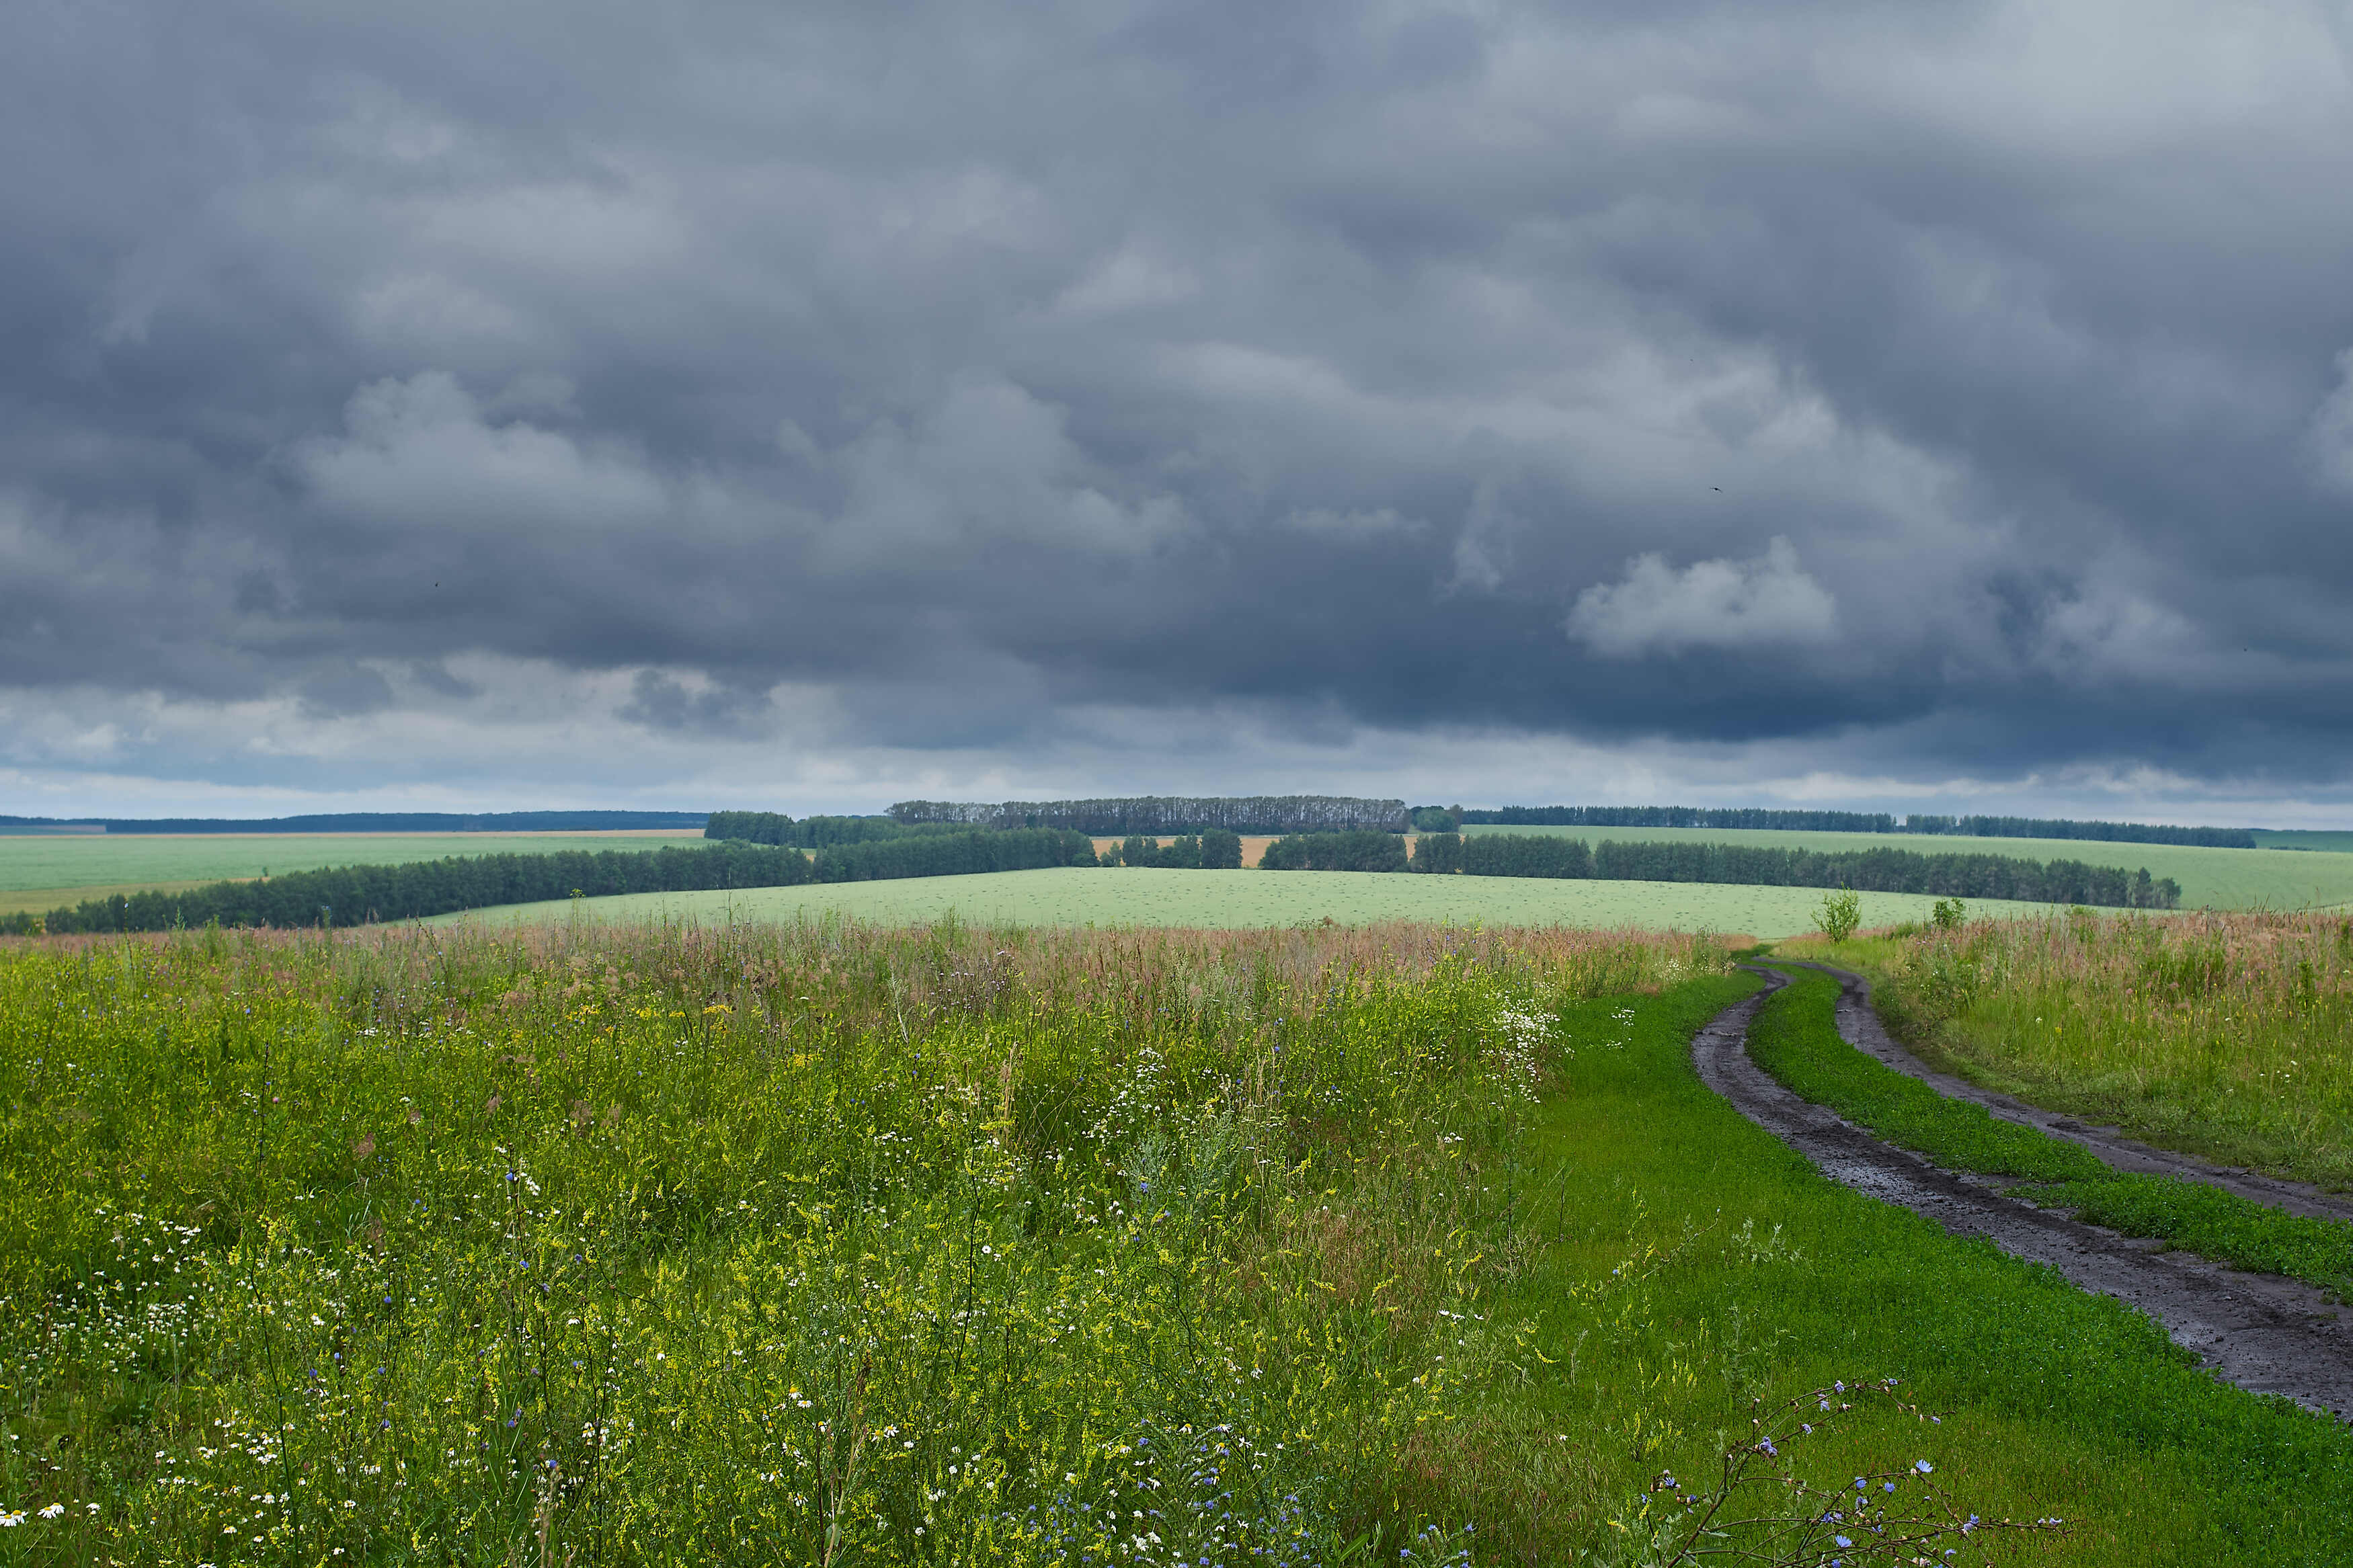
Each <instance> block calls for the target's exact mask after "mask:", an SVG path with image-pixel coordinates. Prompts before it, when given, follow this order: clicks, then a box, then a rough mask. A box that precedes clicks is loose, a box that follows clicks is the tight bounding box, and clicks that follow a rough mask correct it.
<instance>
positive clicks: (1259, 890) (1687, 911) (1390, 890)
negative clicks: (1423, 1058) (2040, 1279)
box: [440, 868, 2045, 940]
mask: <svg viewBox="0 0 2353 1568" xmlns="http://www.w3.org/2000/svg"><path fill="white" fill-rule="evenodd" d="M1821 900H1822V894H1821V891H1820V889H1808V888H1752V887H1718V886H1715V885H1711V884H1706V883H1696V882H1600V881H1582V880H1580V881H1549V880H1545V879H1538V878H1526V877H1418V876H1414V875H1412V874H1410V873H1398V874H1381V873H1377V872H1354V871H1164V870H1158V869H1149V868H1118V869H1086V868H1061V869H1058V870H1048V871H1007V872H997V873H994V874H991V875H987V876H971V877H924V878H919V879H908V880H905V881H891V882H840V883H830V884H822V885H819V886H816V887H807V888H759V889H747V890H744V891H739V892H733V893H730V892H710V893H632V894H628V895H624V896H622V897H619V898H612V899H591V900H584V901H583V903H582V906H581V912H584V913H585V914H586V915H587V916H588V917H589V918H592V919H596V920H599V921H612V922H631V921H694V922H698V923H701V924H704V925H712V924H721V923H724V922H725V921H727V920H728V919H729V918H730V917H731V915H732V916H733V918H736V919H748V920H791V919H793V918H795V917H796V916H798V915H802V914H816V913H818V912H821V911H827V910H830V911H834V912H837V913H839V914H842V915H845V916H848V917H850V918H853V919H857V920H863V921H882V922H885V923H891V924H905V923H907V922H910V921H928V920H934V919H936V918H938V917H939V916H941V915H943V914H944V913H946V912H948V911H950V910H954V911H955V913H956V914H957V915H958V916H959V917H960V918H962V919H964V920H966V921H977V922H982V923H987V924H998V923H1002V924H1011V925H1023V926H1041V925H1099V926H1114V925H1144V926H1204V927H1252V926H1270V925H1297V924H1300V923H1302V922H1303V921H1304V922H1314V921H1322V920H1324V919H1327V918H1328V919H1330V920H1333V921H1337V922H1339V923H1341V924H1343V925H1363V924H1366V923H1369V922H1372V921H1397V920H1406V921H1452V922H1453V923H1455V924H1458V925H1470V924H1477V923H1482V922H1483V923H1485V924H1488V925H1549V924H1567V925H1580V926H1591V927H1600V928H1609V927H1617V926H1636V927H1642V928H1645V929H1650V930H1670V929H1672V930H1677V931H1721V932H1726V933H1730V932H1746V933H1748V934H1749V935H1752V936H1755V937H1757V938H1759V939H1764V940H1770V939H1772V938H1775V937H1781V936H1788V935H1790V934H1792V933H1794V932H1798V931H1805V930H1807V929H1808V928H1809V927H1810V925H1811V924H1812V922H1813V917H1814V912H1815V910H1818V909H1820V906H1821ZM1935 902H1936V900H1933V899H1927V898H1921V897H1916V896H1915V895H1912V894H1909V893H1864V894H1862V909H1863V919H1864V920H1865V921H1871V922H1873V923H1887V922H1893V921H1905V920H1912V921H1917V920H1925V919H1926V918H1927V915H1928V910H1929V907H1930V906H1931V905H1932V904H1934V903H1935ZM1972 908H1973V909H1974V910H1976V912H1978V914H1979V915H1981V916H1984V917H1986V918H1995V917H1998V916H2000V915H2003V914H2010V915H2026V914H2041V913H2042V912H2044V909H2045V906H2043V905H2041V904H2002V903H1995V902H1992V901H1987V902H1984V903H1982V904H1978V905H1973V906H1972ZM574 918H575V910H574V909H573V907H572V905H571V904H570V903H569V902H553V903H543V904H520V905H508V906H504V907H501V908H499V909H493V910H472V911H470V912H469V913H466V914H463V915H446V916H442V917H440V921H441V922H444V923H447V922H457V921H476V922H480V923H482V924H485V925H506V924H517V923H526V924H546V923H548V922H551V921H558V922H561V921H570V920H572V919H574Z"/></svg>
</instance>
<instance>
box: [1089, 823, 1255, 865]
mask: <svg viewBox="0 0 2353 1568" xmlns="http://www.w3.org/2000/svg"><path fill="white" fill-rule="evenodd" d="M1095 863H1096V864H1097V865H1099V866H1157V867H1160V868H1163V869H1164V870H1170V871H1239V870H1240V869H1241V866H1242V836H1241V835H1240V834H1239V833H1229V832H1227V831H1226V830H1225V829H1223V828H1221V827H1212V828H1210V829H1209V830H1208V832H1206V833H1198V834H1189V833H1188V834H1180V835H1179V836H1178V837H1175V838H1172V839H1170V840H1169V841H1168V842H1167V843H1166V844H1162V843H1159V842H1157V841H1156V840H1154V839H1150V838H1146V837H1144V835H1142V834H1140V833H1131V834H1129V835H1128V836H1127V837H1126V838H1125V839H1124V840H1123V841H1121V842H1120V843H1117V844H1114V845H1112V846H1111V847H1108V848H1106V849H1104V850H1103V852H1102V854H1100V855H1099V856H1097V857H1096V859H1095Z"/></svg>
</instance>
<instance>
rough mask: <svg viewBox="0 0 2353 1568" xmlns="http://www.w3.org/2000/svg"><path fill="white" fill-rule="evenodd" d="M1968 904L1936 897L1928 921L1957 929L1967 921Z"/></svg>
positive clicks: (1937, 927) (1953, 929)
mask: <svg viewBox="0 0 2353 1568" xmlns="http://www.w3.org/2000/svg"><path fill="white" fill-rule="evenodd" d="M1968 917H1969V910H1968V905H1967V904H1964V903H1963V902H1961V900H1958V899H1938V900H1936V908H1935V909H1933V910H1929V911H1928V920H1929V923H1930V924H1932V925H1934V926H1935V927H1936V929H1937V930H1938V931H1958V930H1960V929H1961V927H1962V926H1963V925H1964V924H1966V923H1968ZM1849 934H1850V935H1852V932H1850V933H1849ZM1836 940H1841V941H1843V940H1844V939H1843V938H1840V939H1836Z"/></svg>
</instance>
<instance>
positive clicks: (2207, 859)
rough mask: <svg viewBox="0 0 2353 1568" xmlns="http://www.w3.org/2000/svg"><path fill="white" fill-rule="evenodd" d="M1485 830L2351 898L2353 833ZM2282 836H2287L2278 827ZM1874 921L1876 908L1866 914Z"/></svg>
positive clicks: (2303, 903) (2317, 900)
mask: <svg viewBox="0 0 2353 1568" xmlns="http://www.w3.org/2000/svg"><path fill="white" fill-rule="evenodd" d="M1463 831H1464V832H1465V833H1469V834H1477V833H1544V834H1552V835H1556V836H1557V837H1567V838H1582V839H1584V840H1586V841H1587V842H1588V843H1592V844H1598V843H1600V842H1601V841H1602V840H1604V839H1615V840H1618V841H1620V842H1621V843H1637V844H1672V843H1685V844H1747V845H1754V846H1756V847H1758V848H1769V849H1820V850H1831V851H1837V850H1854V849H1876V848H1888V849H1909V850H1911V851H1913V852H1914V853H1915V854H1920V855H1939V854H1943V855H2010V856H2015V857H2017V858H2021V859H2025V860H2080V861H2082V862H2083V863H2084V864H2085V865H2087V866H2121V867H2123V868H2126V870H2136V869H2138V868H2141V867H2143V866H2146V867H2147V868H2148V873H2149V875H2150V876H2152V877H2170V878H2172V879H2174V880H2175V881H2177V882H2179V883H2180V884H2181V906H2182V908H2184V909H2211V910H2256V909H2262V910H2301V909H2325V908H2328V907H2330V906H2333V905H2337V904H2346V903H2353V854H2348V853H2345V852H2343V849H2340V848H2337V847H2335V846H2334V840H2336V839H2337V838H2338V837H2344V839H2345V841H2346V843H2345V847H2347V848H2353V835H2344V836H2339V835H2333V834H2306V835H2298V836H2296V837H2297V838H2298V839H2299V840H2300V841H2315V842H2318V843H2320V844H2324V845H2328V846H2329V847H2318V848H2307V849H2288V848H2278V849H2201V848H2197V847H2189V846H2182V845H2173V844H2103V843H2097V842H2093V841H2089V840H2085V839H2079V838H1960V837H1944V836H1943V835H1931V834H1914V833H1804V832H1797V831H1794V830H1785V829H1780V828H1753V827H1752V828H1727V827H1519V826H1510V827H1467V828H1464V829H1463ZM2274 837H2277V838H2279V839H2280V840H2281V841H2283V842H2284V841H2285V839H2286V837H2287V836H2284V835H2277V836H2274ZM1865 918H1866V920H1867V921H1868V920H1869V919H1870V918H1871V917H1868V916H1866V917H1865Z"/></svg>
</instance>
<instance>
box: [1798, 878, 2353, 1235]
mask: <svg viewBox="0 0 2353 1568" xmlns="http://www.w3.org/2000/svg"><path fill="white" fill-rule="evenodd" d="M2217 853H2228V852H2227V851H2217ZM1777 951H1778V952H1781V953H1784V954H1786V955H1788V956H1790V957H1796V958H1816V957H1820V958H1823V959H1825V960H1827V961H1828V962H1831V963H1841V964H1844V965H1845V966H1847V967H1849V968H1853V969H1859V970H1861V971H1862V972H1863V973H1869V974H1870V975H1871V976H1872V977H1873V999H1874V1001H1875V1002H1876V1004H1877V1005H1878V1006H1879V1009H1880V1012H1881V1014H1882V1016H1883V1017H1884V1018H1885V1019H1886V1021H1887V1022H1888V1024H1889V1026H1890V1027H1892V1028H1894V1029H1895V1030H1896V1031H1897V1032H1898V1033H1900V1034H1901V1035H1903V1036H1904V1037H1905V1039H1906V1040H1907V1041H1909V1042H1911V1043H1912V1044H1914V1046H1915V1048H1917V1049H1919V1050H1920V1051H1921V1052H1922V1054H1923V1055H1924V1057H1926V1058H1928V1059H1929V1060H1930V1061H1931V1062H1932V1063H1933V1064H1934V1065H1936V1066H1938V1067H1941V1068H1946V1069H1947V1070H1950V1071H1955V1072H1958V1073H1961V1074H1963V1075H1964V1076H1967V1077H1968V1078H1970V1079H1974V1080H1976V1081H1978V1082H1980V1083H1982V1084H1984V1085H1986V1086H1987V1087H1989V1088H1993V1089H2001V1090H2003V1091H2005V1092H2007V1093H2010V1094H2015V1095H2017V1096H2018V1097H2019V1098H2021V1099H2022V1100H2029V1101H2031V1102H2032V1103H2034V1104H2037V1105H2043V1106H2049V1107H2051V1108H2052V1109H2055V1110H2066V1111H2070V1112H2073V1113H2074V1114H2077V1115H2081V1116H2084V1117H2089V1118H2092V1119H2094V1120H2096V1121H2102V1122H2105V1123H2112V1124H2114V1125H2116V1126H2118V1127H2120V1128H2122V1129H2124V1130H2125V1131H2127V1132H2130V1133H2132V1134H2133V1135H2135V1136H2137V1137H2140V1138H2143V1139H2146V1140H2147V1141H2149V1142H2156V1143H2158V1144H2161V1145H2165V1146H2167V1147H2171V1148H2178V1149H2183V1150H2187V1151H2189V1152H2193V1153H2200V1154H2205V1155H2209V1156H2211V1157H2213V1158H2216V1159H2220V1160H2222V1161H2224V1162H2227V1163H2236V1164H2246V1165H2252V1166H2255V1167H2257V1168H2259V1169H2263V1170H2265V1171H2269V1172H2272V1173H2276V1174H2281V1175H2287V1176H2294V1177H2297V1178H2300V1179H2303V1180H2306V1181H2310V1182H2315V1183H2317V1184H2321V1185H2323V1186H2325V1187H2329V1188H2334V1189H2340V1190H2341V1189H2347V1188H2353V918H2348V917H2347V916H2344V915H2340V914H2329V913H2316V912H2306V913H2297V914H2285V913H2279V914H2265V913H2248V914H2184V915H2179V916H2171V917H2168V918H2166V919H2163V920H2154V921H2152V920H2147V919H2140V918H2135V917H2133V916H2128V915H2127V916H2115V915H2099V914H2093V913H2090V912H2088V911H2083V910H2077V911H2073V912H2072V913H2065V914H2055V915H2049V916H2045V917H2043V918H2042V919H2039V920H2031V921H1985V922H1977V923H1971V924H1968V925H1966V926H1962V927H1959V928H1957V929H1952V930H1937V929H1935V928H1933V927H1931V928H1929V929H1926V930H1921V931H1903V932H1900V933H1895V934H1890V933H1886V932H1882V933H1879V934H1876V935H1866V936H1863V937H1862V938H1859V939H1857V940H1855V941H1852V942H1845V943H1830V942H1822V941H1820V940H1797V941H1791V942H1784V943H1782V944H1780V946H1779V947H1778V949H1777Z"/></svg>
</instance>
